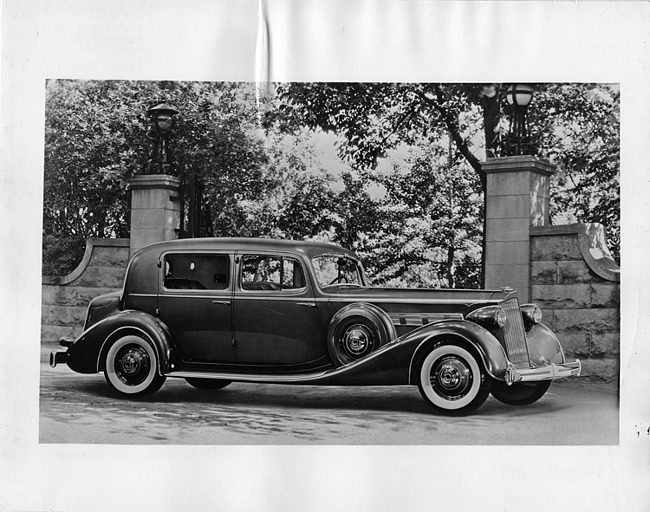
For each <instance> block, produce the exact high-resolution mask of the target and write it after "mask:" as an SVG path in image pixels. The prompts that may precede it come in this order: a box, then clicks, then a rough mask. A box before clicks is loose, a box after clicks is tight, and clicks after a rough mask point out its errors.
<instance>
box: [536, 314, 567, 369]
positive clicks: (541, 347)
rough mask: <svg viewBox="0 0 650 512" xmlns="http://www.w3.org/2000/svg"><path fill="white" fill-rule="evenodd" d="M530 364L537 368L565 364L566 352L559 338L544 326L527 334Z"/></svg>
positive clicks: (540, 325) (538, 325)
mask: <svg viewBox="0 0 650 512" xmlns="http://www.w3.org/2000/svg"><path fill="white" fill-rule="evenodd" d="M526 341H527V343H528V353H529V355H530V362H531V363H532V364H533V365H535V366H546V365H548V364H549V363H555V364H564V363H565V362H566V360H565V358H564V351H563V350H562V345H560V341H559V340H558V339H557V336H556V335H555V333H554V332H553V331H551V330H550V329H549V328H548V327H546V326H545V325H544V324H537V325H534V326H532V327H531V328H530V330H529V331H528V332H527V333H526Z"/></svg>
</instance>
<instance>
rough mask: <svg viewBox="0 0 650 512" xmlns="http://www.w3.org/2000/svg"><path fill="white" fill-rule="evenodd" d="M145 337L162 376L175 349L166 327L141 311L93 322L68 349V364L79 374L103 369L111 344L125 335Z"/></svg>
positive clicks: (168, 367) (171, 362)
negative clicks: (154, 355)
mask: <svg viewBox="0 0 650 512" xmlns="http://www.w3.org/2000/svg"><path fill="white" fill-rule="evenodd" d="M126 334H135V335H138V336H141V337H142V338H144V339H146V340H147V341H148V342H149V343H151V345H152V346H153V347H154V349H155V350H156V353H157V355H158V364H159V368H158V371H159V373H160V374H161V375H165V374H167V373H169V372H170V371H171V369H172V368H173V366H174V364H175V357H176V355H175V348H174V343H173V339H172V336H171V333H170V332H169V329H167V327H166V326H165V324H163V323H162V322H161V321H160V320H159V319H157V318H155V317H153V316H151V315H149V314H147V313H143V312H141V311H132V310H126V311H122V312H120V313H118V314H117V315H113V316H111V317H108V318H105V319H104V320H101V321H100V322H98V323H96V324H94V325H93V326H92V327H91V328H90V329H88V330H86V331H84V333H83V334H82V335H81V336H80V337H79V338H78V339H77V340H76V341H75V343H74V344H73V345H72V346H71V347H70V348H69V349H68V366H69V367H70V368H71V369H72V370H74V371H77V372H80V373H96V372H100V371H103V370H104V359H105V356H106V353H107V352H108V349H109V348H110V346H111V343H112V342H113V341H115V340H116V339H118V338H120V337H122V336H124V335H126Z"/></svg>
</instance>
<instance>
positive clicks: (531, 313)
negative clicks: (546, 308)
mask: <svg viewBox="0 0 650 512" xmlns="http://www.w3.org/2000/svg"><path fill="white" fill-rule="evenodd" d="M521 316H523V317H524V325H525V326H526V330H528V329H530V328H531V327H532V326H533V325H537V324H539V323H541V322H542V310H541V309H539V308H538V307H537V305H535V304H524V305H523V306H521Z"/></svg>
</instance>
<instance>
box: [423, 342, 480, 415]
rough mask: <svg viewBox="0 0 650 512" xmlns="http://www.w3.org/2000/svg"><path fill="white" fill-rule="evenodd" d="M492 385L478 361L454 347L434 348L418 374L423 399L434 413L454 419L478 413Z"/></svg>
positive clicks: (465, 351)
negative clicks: (474, 412)
mask: <svg viewBox="0 0 650 512" xmlns="http://www.w3.org/2000/svg"><path fill="white" fill-rule="evenodd" d="M491 382H492V381H491V379H489V378H488V377H487V376H486V374H485V370H484V369H483V364H482V362H481V361H480V360H479V358H478V357H476V356H475V355H474V354H473V353H472V352H470V351H469V350H468V349H465V348H464V347H461V346H458V345H453V344H439V345H436V346H434V347H433V349H432V350H431V351H430V352H429V353H428V354H427V355H426V357H425V358H424V360H423V361H422V364H421V365H420V371H419V374H418V387H419V389H420V393H421V394H422V396H423V397H424V399H425V400H426V401H427V402H428V403H429V404H430V405H431V406H432V407H433V408H434V409H435V410H436V411H438V412H440V413H443V414H447V415H454V416H460V415H463V414H468V413H470V412H472V411H475V410H476V409H478V408H479V407H480V406H481V405H482V404H483V402H485V400H486V399H487V397H488V396H489V394H490V384H491Z"/></svg>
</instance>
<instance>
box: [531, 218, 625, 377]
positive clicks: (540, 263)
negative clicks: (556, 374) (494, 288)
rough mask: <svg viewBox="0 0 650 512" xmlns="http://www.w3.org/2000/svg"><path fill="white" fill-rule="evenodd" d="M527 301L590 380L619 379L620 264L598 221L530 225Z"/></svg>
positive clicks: (568, 355)
mask: <svg viewBox="0 0 650 512" xmlns="http://www.w3.org/2000/svg"><path fill="white" fill-rule="evenodd" d="M530 283H531V286H530V295H531V302H535V303H537V305H539V306H540V308H542V311H543V314H544V323H545V324H547V325H548V326H549V327H550V328H551V329H552V330H553V331H555V333H556V334H557V336H558V337H559V339H560V342H561V343H562V346H563V348H564V350H565V353H566V355H567V357H570V358H578V359H580V360H581V361H582V363H583V372H582V374H583V375H584V376H585V377H588V378H590V379H594V380H606V381H610V382H615V381H617V380H618V371H619V355H620V268H619V267H618V265H617V264H616V262H615V261H614V260H613V259H612V257H611V255H610V253H609V250H608V249H607V245H606V242H605V232H604V229H603V227H602V226H601V225H600V224H575V225H569V226H544V227H533V228H531V281H530Z"/></svg>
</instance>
